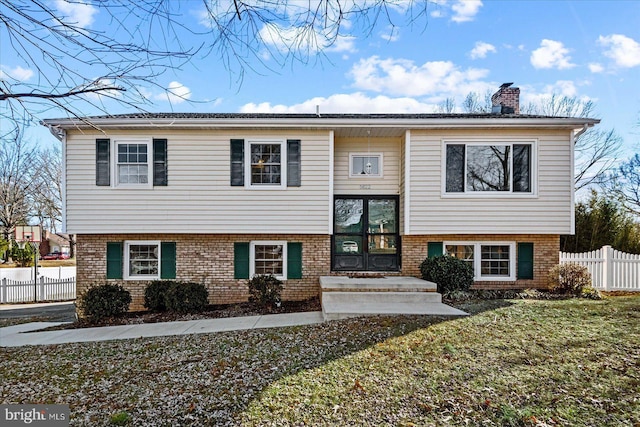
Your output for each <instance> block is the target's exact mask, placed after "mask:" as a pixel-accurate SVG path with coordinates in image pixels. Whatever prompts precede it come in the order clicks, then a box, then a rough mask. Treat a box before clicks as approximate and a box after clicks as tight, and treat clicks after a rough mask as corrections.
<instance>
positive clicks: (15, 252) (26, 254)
mask: <svg viewBox="0 0 640 427" xmlns="http://www.w3.org/2000/svg"><path fill="white" fill-rule="evenodd" d="M9 253H10V255H11V259H12V260H13V262H15V263H16V265H17V266H18V267H29V266H32V265H33V255H34V254H35V249H34V248H33V246H31V244H29V243H27V244H26V245H24V248H20V246H18V244H17V243H15V242H14V244H13V247H12V248H11V250H10V251H9Z"/></svg>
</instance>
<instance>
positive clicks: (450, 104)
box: [435, 98, 456, 114]
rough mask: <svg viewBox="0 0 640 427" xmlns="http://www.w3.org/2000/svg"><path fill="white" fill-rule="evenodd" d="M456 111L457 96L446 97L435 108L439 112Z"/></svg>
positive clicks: (448, 112) (449, 112)
mask: <svg viewBox="0 0 640 427" xmlns="http://www.w3.org/2000/svg"><path fill="white" fill-rule="evenodd" d="M455 111H456V100H455V98H446V99H445V100H444V101H442V102H441V103H439V104H438V106H437V107H436V108H435V112H436V113H438V114H451V113H454V112H455Z"/></svg>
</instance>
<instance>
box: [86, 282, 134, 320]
mask: <svg viewBox="0 0 640 427" xmlns="http://www.w3.org/2000/svg"><path fill="white" fill-rule="evenodd" d="M129 304H131V294H130V293H129V291H127V290H126V289H124V288H123V287H122V286H120V285H112V284H108V283H107V284H104V285H98V286H94V287H91V288H89V289H88V290H87V291H86V292H85V293H84V294H82V295H81V296H80V299H79V304H78V307H79V308H80V311H81V312H82V314H83V315H84V317H86V318H87V319H88V320H89V321H90V322H92V323H95V322H99V321H100V320H102V319H106V318H108V317H116V316H122V315H123V314H124V313H126V312H127V311H129Z"/></svg>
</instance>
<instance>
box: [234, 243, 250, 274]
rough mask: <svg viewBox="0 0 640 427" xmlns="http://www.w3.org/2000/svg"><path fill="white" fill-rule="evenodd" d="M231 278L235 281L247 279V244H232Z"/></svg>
mask: <svg viewBox="0 0 640 427" xmlns="http://www.w3.org/2000/svg"><path fill="white" fill-rule="evenodd" d="M233 277H234V278H235V279H248V278H249V242H236V243H234V244H233Z"/></svg>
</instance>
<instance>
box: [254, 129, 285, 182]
mask: <svg viewBox="0 0 640 427" xmlns="http://www.w3.org/2000/svg"><path fill="white" fill-rule="evenodd" d="M252 145H280V184H253V183H252V182H251V146H252ZM287 167H288V152H287V141H286V140H285V139H245V141H244V186H245V188H247V189H251V190H286V189H287Z"/></svg>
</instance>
